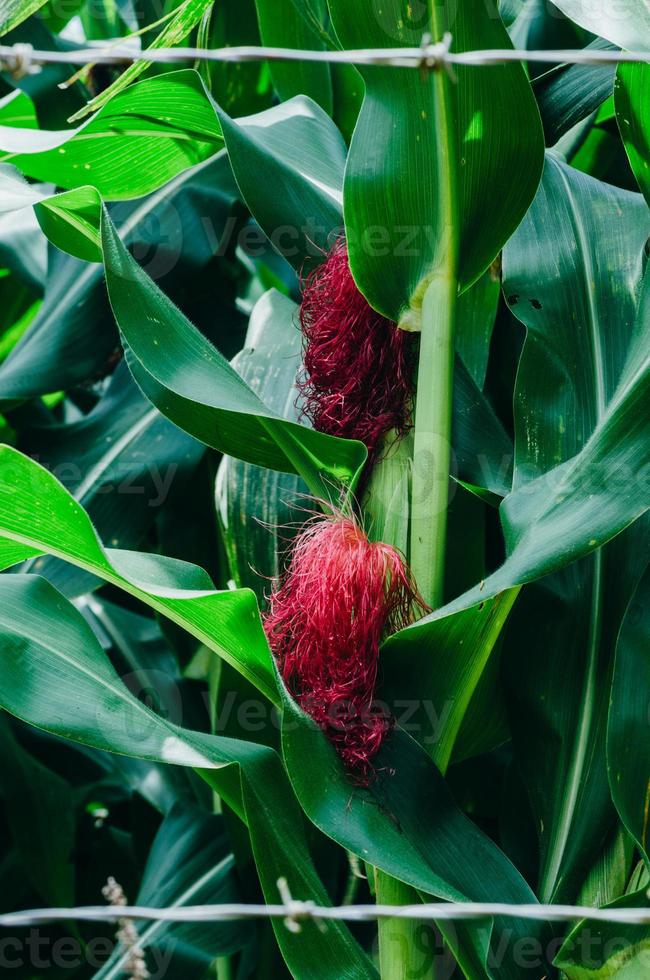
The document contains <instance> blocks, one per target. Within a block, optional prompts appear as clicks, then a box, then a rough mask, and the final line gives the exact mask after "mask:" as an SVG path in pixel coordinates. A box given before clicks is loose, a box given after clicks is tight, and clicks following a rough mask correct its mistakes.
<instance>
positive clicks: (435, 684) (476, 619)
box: [380, 588, 519, 771]
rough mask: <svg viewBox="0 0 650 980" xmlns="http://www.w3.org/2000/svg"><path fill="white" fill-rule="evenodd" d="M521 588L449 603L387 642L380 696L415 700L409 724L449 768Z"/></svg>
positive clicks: (438, 761) (435, 757)
mask: <svg viewBox="0 0 650 980" xmlns="http://www.w3.org/2000/svg"><path fill="white" fill-rule="evenodd" d="M518 594H519V589H518V588H512V589H509V590H506V591H504V592H502V593H501V594H500V595H497V596H496V597H495V598H492V599H488V600H486V601H485V602H481V603H479V604H478V605H475V606H471V607H470V608H468V609H464V610H462V611H461V612H458V613H455V614H447V613H446V612H445V609H444V608H443V609H442V610H439V611H438V612H434V613H432V614H431V615H430V616H428V617H426V619H425V620H420V621H419V622H417V623H414V624H413V626H412V627H410V629H407V630H403V631H401V632H400V633H396V634H394V635H393V636H391V637H389V638H388V639H387V640H386V641H385V643H384V644H383V646H382V651H381V664H382V687H381V689H380V696H381V697H384V698H386V699H387V700H388V701H389V703H393V704H395V703H399V704H403V703H408V704H410V705H412V707H413V710H412V712H411V715H410V718H409V725H411V726H412V727H410V728H408V730H409V731H412V732H413V735H414V738H416V739H417V741H418V742H420V743H421V745H423V747H424V748H425V749H426V751H427V752H428V754H429V755H430V756H431V758H432V759H433V760H434V761H435V763H436V764H437V765H438V766H439V767H440V768H441V769H442V770H443V771H444V770H445V769H446V768H447V766H448V765H449V762H450V760H451V758H452V754H453V750H454V745H455V743H456V741H457V739H458V735H459V733H460V730H461V727H462V725H463V721H464V720H465V716H466V714H467V711H468V708H469V706H470V703H471V700H472V697H473V696H474V694H475V693H476V691H477V689H478V686H479V683H480V681H481V678H482V676H483V674H484V673H485V671H486V669H487V666H488V663H489V660H490V657H491V655H492V653H493V650H494V646H495V643H496V642H497V640H498V639H499V636H500V634H501V631H502V629H503V626H504V624H505V622H506V620H507V618H508V614H509V613H510V610H511V609H512V606H513V603H514V602H515V599H516V598H517V595H518ZM395 710H397V708H396V709H395Z"/></svg>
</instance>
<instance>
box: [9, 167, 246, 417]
mask: <svg viewBox="0 0 650 980" xmlns="http://www.w3.org/2000/svg"><path fill="white" fill-rule="evenodd" d="M8 170H9V168H5V171H4V173H3V174H1V175H0V192H2V190H4V189H5V188H6V193H7V200H8V202H10V201H11V199H12V197H13V196H14V194H16V193H17V192H20V191H21V188H20V184H19V180H18V178H17V177H16V176H15V172H13V173H12V172H8ZM85 194H86V191H85V190H76V191H74V192H72V193H70V194H69V195H66V194H61V195H58V196H56V197H54V198H49V199H44V200H43V201H42V204H41V205H39V206H38V207H37V210H38V212H39V218H40V221H41V224H42V225H43V226H44V227H45V228H46V230H47V231H48V232H49V234H51V236H52V238H53V240H54V242H55V244H56V245H57V246H58V248H59V249H60V248H67V250H68V251H73V252H75V251H76V252H77V254H79V250H78V249H77V248H76V247H75V242H76V229H77V227H78V226H75V227H74V228H73V227H72V226H71V225H70V223H69V222H70V221H74V220H75V219H76V217H77V216H78V214H79V212H78V211H75V210H73V211H69V210H68V208H69V207H70V206H72V205H73V204H74V201H75V199H79V198H82V197H83V196H84V195H85ZM88 200H89V206H88V210H87V211H86V212H85V218H86V220H87V222H88V226H89V229H90V230H89V234H90V235H91V236H92V241H93V243H94V244H93V248H94V249H95V250H96V253H93V254H92V255H90V256H89V258H91V259H94V260H98V261H101V250H100V249H99V228H98V220H99V204H98V200H97V195H96V193H95V192H93V191H92V190H91V191H90V196H89V198H88ZM238 202H239V196H238V192H237V188H236V186H235V184H234V181H233V179H232V175H231V172H230V167H229V164H228V158H227V156H226V154H225V153H224V152H222V153H221V154H218V155H217V156H216V157H213V158H211V159H209V160H207V161H205V162H204V163H202V164H199V165H198V166H197V167H193V168H191V169H190V170H185V171H183V172H182V173H180V174H178V175H177V176H176V177H175V178H174V179H173V180H172V181H170V182H169V183H167V184H166V185H165V186H164V187H162V188H160V189H159V190H158V191H155V192H154V193H153V194H151V195H149V196H148V197H146V198H145V199H143V200H138V201H137V202H132V203H131V202H124V203H119V204H114V205H112V206H111V208H110V213H111V215H112V219H113V221H114V222H115V224H116V226H117V227H118V229H119V231H120V235H121V236H122V238H123V240H124V242H125V244H126V245H127V246H128V247H129V249H130V250H131V251H132V252H133V254H134V255H135V256H136V257H137V258H138V260H139V262H140V264H141V265H142V266H143V268H145V269H146V270H147V272H148V274H149V275H150V276H152V277H153V278H155V279H156V281H157V282H158V283H159V284H160V285H161V286H162V287H163V288H164V289H165V290H166V291H167V292H169V293H170V294H171V296H172V298H174V297H176V296H178V295H183V296H184V295H185V291H186V290H187V289H188V286H189V284H192V285H193V284H194V283H195V282H196V278H197V276H198V275H200V272H201V270H202V269H203V268H204V267H205V266H206V264H207V263H208V262H210V261H211V260H212V258H213V255H214V251H215V249H216V248H217V242H219V241H220V240H221V238H222V237H223V234H224V230H225V229H227V228H228V227H229V226H230V223H231V222H232V220H233V215H234V210H235V208H236V207H238V206H239V205H238ZM66 204H67V206H66ZM48 207H49V210H47V208H48ZM53 207H54V208H55V209H56V222H57V223H56V224H54V223H52V214H53V212H52V208H53ZM26 216H27V217H28V218H30V219H32V220H33V212H32V209H31V208H28V209H27V210H20V211H17V212H15V213H13V214H11V213H7V214H6V215H4V216H3V217H2V218H0V228H1V227H2V222H4V221H5V220H13V222H14V223H15V222H17V221H18V220H22V221H25V220H26ZM39 233H40V235H41V237H42V232H41V231H40V229H39ZM73 234H74V235H75V239H72V238H71V235H73ZM86 241H87V239H86V238H84V239H83V242H84V244H85V242H86ZM213 272H214V266H213ZM103 280H104V270H103V268H102V267H101V266H100V265H99V264H97V261H95V263H94V264H89V263H84V264H82V261H81V260H79V259H74V258H71V257H69V256H65V255H61V254H60V253H59V251H58V250H54V249H52V250H51V251H50V256H49V274H48V279H47V282H46V288H45V297H44V302H43V305H42V307H41V309H40V311H39V315H38V316H37V317H36V319H35V320H34V322H33V323H32V324H31V325H30V328H29V330H28V331H27V332H26V334H25V336H24V337H23V339H22V342H21V343H20V345H19V346H18V347H17V348H16V350H15V351H14V352H13V354H12V357H11V360H10V361H8V362H7V363H6V364H5V365H4V366H3V367H2V369H1V370H0V398H2V399H6V400H11V399H16V400H18V399H24V398H33V397H35V396H37V395H40V394H45V393H47V392H50V391H57V390H61V389H64V390H65V389H68V388H69V387H71V386H73V385H74V384H78V383H80V382H84V381H86V380H87V379H88V378H89V377H92V376H94V375H96V374H101V373H103V371H104V370H105V366H106V364H107V362H108V360H109V358H110V357H111V355H112V354H113V352H114V351H115V350H116V349H117V346H118V343H119V338H118V334H117V331H116V329H115V324H114V320H113V315H112V313H111V309H110V304H109V302H108V297H107V295H106V289H105V285H104V281H103ZM224 291H225V290H224ZM214 303H215V305H214V306H213V309H212V311H211V317H212V316H214V315H215V314H218V318H219V321H221V320H224V327H223V331H224V333H225V332H226V331H227V329H228V328H231V326H232V314H231V313H230V311H229V309H228V301H227V300H226V301H225V302H222V300H221V297H215V301H214Z"/></svg>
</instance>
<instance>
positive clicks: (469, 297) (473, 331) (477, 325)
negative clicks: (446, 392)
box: [456, 268, 501, 389]
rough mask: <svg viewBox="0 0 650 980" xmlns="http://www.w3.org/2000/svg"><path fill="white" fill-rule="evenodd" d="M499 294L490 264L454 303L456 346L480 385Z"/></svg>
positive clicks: (485, 369) (497, 279) (497, 276)
mask: <svg viewBox="0 0 650 980" xmlns="http://www.w3.org/2000/svg"><path fill="white" fill-rule="evenodd" d="M500 294H501V289H500V282H499V274H498V272H497V271H496V270H495V269H492V268H490V269H488V271H487V272H484V273H483V275H482V276H481V278H480V279H478V280H477V281H476V282H475V283H474V285H473V286H472V287H471V288H470V289H466V290H465V292H464V293H463V295H462V296H460V297H459V299H458V305H457V307H456V350H457V352H458V353H459V354H460V357H461V360H462V361H463V364H464V365H465V367H466V368H467V370H468V372H469V373H470V375H471V376H472V378H473V380H474V382H475V383H476V385H477V387H478V388H479V389H482V388H483V385H484V384H485V375H486V373H487V366H488V357H489V355H490V340H491V337H492V330H493V329H494V321H495V319H496V315H497V306H498V303H499V296H500Z"/></svg>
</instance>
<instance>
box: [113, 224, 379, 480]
mask: <svg viewBox="0 0 650 980" xmlns="http://www.w3.org/2000/svg"><path fill="white" fill-rule="evenodd" d="M102 245H103V252H104V265H105V270H106V283H107V286H108V293H109V297H110V301H111V306H112V308H113V312H114V314H115V319H116V320H117V323H118V326H119V328H120V331H121V333H122V336H123V338H124V341H125V344H126V345H128V349H127V358H128V362H129V367H130V368H131V371H132V373H133V375H134V377H135V380H136V381H137V382H138V384H139V385H140V387H141V388H142V390H143V391H144V393H145V395H146V396H147V397H148V398H149V399H150V401H152V402H153V403H154V405H156V406H157V407H158V408H159V409H160V411H161V412H162V413H163V414H164V415H167V416H168V418H170V419H171V420H172V421H173V422H175V423H176V424H177V425H179V426H180V427H181V428H183V429H185V430H186V431H187V432H189V433H190V434H191V435H193V436H195V437H196V438H198V439H199V440H200V441H201V442H205V443H206V444H207V445H211V446H214V447H215V448H217V449H220V450H221V451H222V452H226V453H228V454H229V455H235V456H237V457H238V458H239V459H244V460H246V461H247V462H252V463H256V464H257V465H260V466H267V467H269V468H270V469H277V470H281V471H282V472H288V473H299V474H300V475H301V476H302V477H303V479H304V480H305V482H306V483H307V485H308V486H309V488H310V491H311V492H312V493H314V494H315V495H316V496H329V495H330V494H331V492H332V490H333V489H334V487H335V485H336V483H338V482H344V483H347V484H348V485H350V486H354V484H355V482H356V480H357V479H358V476H359V474H360V471H361V468H362V466H363V464H364V461H365V457H366V450H365V447H364V446H363V444H362V443H359V442H355V441H352V440H345V439H338V438H335V437H334V436H328V435H325V434H323V433H321V432H316V431H314V430H312V429H307V428H305V427H304V426H301V425H298V424H296V423H295V422H289V421H287V420H285V419H284V418H282V416H281V415H280V414H278V413H276V412H273V411H271V410H270V409H269V408H268V407H267V406H266V405H265V404H264V402H263V401H262V400H261V399H260V398H259V397H258V396H257V395H256V394H255V392H254V391H253V390H252V388H250V387H249V386H248V385H247V384H246V382H245V381H244V380H243V379H242V378H241V376H240V375H239V374H237V372H236V371H235V369H234V368H233V367H232V366H231V365H230V364H229V363H228V361H227V360H226V359H225V358H224V357H223V356H222V355H221V354H220V353H219V352H218V351H217V350H216V348H215V347H213V346H212V344H210V342H209V341H208V340H206V339H205V338H204V337H203V336H202V334H200V333H199V331H198V330H197V329H196V328H195V327H193V326H192V324H191V323H190V322H189V320H188V319H187V318H186V317H185V316H184V315H183V314H182V313H181V311H180V310H179V309H178V308H177V307H175V306H174V304H173V303H172V302H171V301H170V300H169V299H168V298H167V296H165V294H164V293H162V292H161V291H160V290H159V289H158V287H157V286H156V285H155V283H154V282H153V281H152V280H151V279H149V277H148V276H147V275H146V274H145V273H144V272H143V271H142V270H141V269H140V267H139V266H138V264H137V263H136V262H135V260H134V259H133V258H132V257H131V256H130V255H129V253H128V252H127V250H126V248H125V247H124V245H123V244H122V242H121V240H120V238H119V236H118V234H117V232H116V231H115V227H114V225H113V224H112V222H111V221H110V218H109V217H108V215H107V214H106V212H103V217H102ZM328 483H329V485H328Z"/></svg>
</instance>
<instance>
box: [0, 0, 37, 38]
mask: <svg viewBox="0 0 650 980" xmlns="http://www.w3.org/2000/svg"><path fill="white" fill-rule="evenodd" d="M46 2H47V0H0V36H1V35H3V34H8V33H9V31H12V30H13V29H14V27H17V26H18V24H22V22H23V21H24V20H27V18H28V17H31V16H32V14H33V13H35V12H36V11H37V10H40V8H41V7H43V6H44V5H45V3H46Z"/></svg>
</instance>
